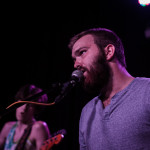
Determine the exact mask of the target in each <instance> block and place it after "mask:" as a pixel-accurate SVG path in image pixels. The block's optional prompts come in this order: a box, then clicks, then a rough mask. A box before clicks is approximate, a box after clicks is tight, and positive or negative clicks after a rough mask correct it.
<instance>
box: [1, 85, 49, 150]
mask: <svg viewBox="0 0 150 150" xmlns="http://www.w3.org/2000/svg"><path fill="white" fill-rule="evenodd" d="M41 91H42V89H41V88H38V87H36V86H35V85H32V84H27V85H24V86H22V87H21V88H20V89H19V90H18V92H17V93H16V95H15V100H16V101H20V100H23V99H25V98H28V97H30V96H33V95H35V94H37V93H39V92H41ZM32 101H34V102H40V103H47V102H48V97H47V95H46V94H44V95H42V96H39V97H38V98H35V99H33V100H32ZM41 108H42V106H37V105H34V104H28V103H26V104H23V105H22V106H20V107H18V108H17V109H16V120H17V121H10V122H6V123H5V125H4V126H3V128H2V130H1V132H0V150H39V149H40V147H41V145H42V144H43V142H44V141H45V140H47V139H48V138H50V130H49V128H48V125H47V124H46V122H44V121H37V120H36V119H35V116H36V115H38V113H40V112H41V111H42V109H41Z"/></svg>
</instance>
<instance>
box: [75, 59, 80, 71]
mask: <svg viewBox="0 0 150 150" xmlns="http://www.w3.org/2000/svg"><path fill="white" fill-rule="evenodd" d="M80 67H81V59H80V58H76V60H75V62H74V68H76V69H79V68H80Z"/></svg>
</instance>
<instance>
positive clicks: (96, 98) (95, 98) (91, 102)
mask: <svg viewBox="0 0 150 150" xmlns="http://www.w3.org/2000/svg"><path fill="white" fill-rule="evenodd" d="M97 101H99V96H96V97H94V98H93V99H91V100H90V101H89V102H88V103H87V104H86V105H85V106H84V107H83V109H82V111H86V110H89V109H92V108H93V107H94V106H95V103H97Z"/></svg>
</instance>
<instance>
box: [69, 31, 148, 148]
mask: <svg viewBox="0 0 150 150" xmlns="http://www.w3.org/2000/svg"><path fill="white" fill-rule="evenodd" d="M68 47H69V48H70V49H71V51H72V58H73V60H74V68H76V69H79V70H81V71H82V72H83V75H84V81H83V87H84V89H85V91H87V92H89V93H93V95H95V97H94V98H93V99H92V100H90V101H89V102H88V103H87V104H86V105H85V106H84V108H83V109H82V112H81V116H80V123H79V144H80V150H141V149H143V150H150V78H148V77H133V76H132V75H131V74H130V73H129V72H128V71H127V66H126V60H125V55H124V47H123V44H122V41H121V39H120V38H119V37H118V35H117V34H116V33H115V32H113V31H111V30H109V29H106V28H93V29H88V30H86V31H83V32H81V33H79V34H77V35H75V36H74V37H72V38H71V39H70V42H69V44H68ZM135 55H136V50H135ZM96 95H97V96H96Z"/></svg>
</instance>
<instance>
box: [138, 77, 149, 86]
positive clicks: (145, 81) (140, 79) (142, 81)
mask: <svg viewBox="0 0 150 150" xmlns="http://www.w3.org/2000/svg"><path fill="white" fill-rule="evenodd" d="M135 81H138V83H139V84H145V85H150V78H146V77H136V78H135Z"/></svg>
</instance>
